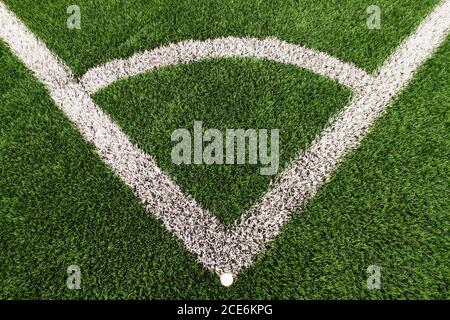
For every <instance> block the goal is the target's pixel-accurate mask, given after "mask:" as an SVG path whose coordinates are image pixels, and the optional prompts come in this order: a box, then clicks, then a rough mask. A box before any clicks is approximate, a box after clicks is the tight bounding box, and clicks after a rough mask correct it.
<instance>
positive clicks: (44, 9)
mask: <svg viewBox="0 0 450 320" xmlns="http://www.w3.org/2000/svg"><path fill="white" fill-rule="evenodd" d="M438 2H439V0H421V1H411V0H397V1H392V0H377V1H376V3H374V2H373V1H369V0H351V1H342V0H321V1H317V0H271V1H267V0H214V1H211V0H150V1H141V0H127V1H117V0H77V1H75V2H73V1H68V0H28V1H24V0H5V3H6V4H8V5H9V6H10V8H11V9H12V10H13V11H14V12H16V13H17V14H18V15H19V16H20V18H22V19H23V20H24V21H25V23H26V24H27V25H28V26H29V27H30V28H31V29H32V30H33V31H34V32H35V33H37V34H38V35H39V36H40V37H41V38H42V39H43V40H45V43H46V44H47V45H48V46H49V47H50V48H51V49H52V50H54V51H55V52H56V53H57V54H58V56H60V57H61V58H62V59H63V60H64V61H65V62H66V63H68V65H69V66H70V67H71V68H72V70H74V72H75V73H76V74H77V75H81V74H83V73H84V72H85V71H86V70H87V69H88V68H91V67H94V66H96V65H97V64H99V63H103V62H107V61H108V60H110V59H112V58H117V57H126V56H129V55H131V54H133V53H135V52H137V51H139V50H144V49H148V48H154V47H157V46H160V45H162V44H167V43H170V42H178V41H181V40H185V39H208V38H216V37H221V36H252V37H278V38H280V39H283V40H286V41H289V42H292V43H299V44H301V45H304V46H306V47H311V48H316V49H319V50H321V51H325V52H328V53H330V54H331V55H334V56H336V57H338V58H340V59H342V60H344V61H349V62H353V63H355V64H356V65H358V66H360V67H362V68H365V69H367V70H368V71H372V70H374V69H376V68H377V67H378V66H380V65H381V64H382V63H383V62H384V60H385V59H386V58H387V57H388V56H389V54H390V53H391V52H392V51H393V50H394V49H395V48H396V47H397V46H398V44H399V42H400V41H401V40H402V39H404V38H405V37H406V36H407V35H409V34H410V33H411V32H412V31H413V30H414V27H415V26H416V25H417V24H418V23H419V22H420V21H421V20H422V19H423V17H424V16H425V15H426V14H427V13H428V12H429V11H430V10H431V8H433V7H434V6H435V5H436V4H437V3H438ZM73 4H76V5H78V6H79V7H80V9H81V30H69V29H68V28H66V21H67V18H68V17H69V14H67V13H66V10H67V7H68V6H69V5H73ZM372 4H376V5H378V6H379V7H380V9H381V10H382V30H381V31H380V30H368V28H367V26H366V21H367V18H368V16H369V15H368V14H367V12H366V9H367V7H368V6H370V5H372Z"/></svg>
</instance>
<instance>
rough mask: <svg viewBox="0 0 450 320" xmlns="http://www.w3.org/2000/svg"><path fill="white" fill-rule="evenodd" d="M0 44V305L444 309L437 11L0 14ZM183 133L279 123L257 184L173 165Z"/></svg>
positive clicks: (423, 4) (363, 3)
mask: <svg viewBox="0 0 450 320" xmlns="http://www.w3.org/2000/svg"><path fill="white" fill-rule="evenodd" d="M71 5H76V6H78V7H79V9H80V18H81V20H80V26H79V27H80V28H74V29H73V28H69V27H68V25H67V20H68V18H69V17H70V16H71V14H72V12H68V11H67V8H68V7H69V6H71ZM373 5H376V7H377V8H379V9H380V25H379V26H378V27H377V28H369V26H368V19H369V17H370V16H371V14H373V13H372V11H370V10H369V11H368V10H367V8H368V7H371V6H373ZM0 28H1V29H0V248H1V255H0V299H450V250H449V249H450V231H449V228H450V187H449V181H450V180H449V177H450V176H449V168H450V37H448V34H449V31H450V0H441V1H439V0H421V1H412V0H398V1H391V0H376V1H367V0H351V1H339V0H326V1H325V0H324V1H317V0H316V1H313V0H303V1H294V0H270V1H262V0H261V1H259V0H257V1H255V0H251V1H250V0H248V1H247V0H236V1H235V0H218V1H211V0H208V1H206V0H205V1H203V0H176V1H175V0H174V1H172V0H158V1H155V0H149V1H138V0H129V1H115V0H76V1H73V3H72V2H71V1H65V0H33V1H24V0H0ZM195 121H202V123H203V127H204V129H207V128H217V129H219V130H221V131H225V130H226V129H229V128H232V129H237V128H244V129H246V128H254V129H265V128H267V129H274V128H275V129H278V130H279V134H280V143H279V149H280V150H279V170H278V174H277V175H261V174H260V168H261V166H260V165H254V164H243V165H232V164H224V165H208V164H199V165H195V164H192V165H177V164H174V163H173V161H172V159H171V150H172V148H173V146H174V142H173V141H172V140H171V134H172V132H174V130H176V129H179V128H187V129H189V130H191V129H192V128H193V125H194V122H195ZM71 265H76V266H79V267H80V270H81V287H80V289H75V290H70V289H69V288H68V286H67V283H66V281H67V277H68V273H67V268H68V266H71ZM369 266H378V267H379V268H380V269H381V280H380V284H381V285H380V287H379V288H375V289H374V288H368V281H367V279H368V278H369V277H370V276H371V274H370V273H367V269H368V267H369ZM223 273H227V274H228V273H230V274H232V275H233V278H234V283H233V284H232V285H231V286H229V287H225V286H223V285H222V284H221V281H220V276H221V275H222V274H223Z"/></svg>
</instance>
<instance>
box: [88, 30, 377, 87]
mask: <svg viewBox="0 0 450 320" xmlns="http://www.w3.org/2000/svg"><path fill="white" fill-rule="evenodd" d="M224 57H227V58H231V57H245V58H258V59H266V60H271V61H277V62H281V63H285V64H291V65H295V66H298V67H300V68H305V69H309V70H311V71H313V72H315V73H318V74H320V75H323V76H325V77H329V78H331V79H333V80H335V81H337V82H339V83H340V84H343V85H345V86H347V87H349V88H351V89H353V90H355V91H357V92H359V91H360V90H362V88H364V87H365V86H366V84H367V82H368V81H369V80H370V79H371V76H369V75H368V74H367V73H366V72H365V71H364V70H361V69H359V68H357V67H356V66H354V65H353V64H350V63H345V62H342V61H340V60H338V59H336V58H334V57H331V56H329V55H328V54H326V53H323V52H319V51H317V50H313V49H308V48H304V47H301V46H299V45H295V44H290V43H287V42H284V41H281V40H278V39H275V38H268V39H255V38H236V37H226V38H217V39H212V40H205V41H196V40H187V41H182V42H179V43H174V44H169V45H167V46H164V47H160V48H156V49H153V50H146V51H144V52H140V53H136V54H134V55H132V56H131V57H129V58H127V59H117V60H113V61H110V62H108V63H106V64H104V65H101V66H98V67H95V68H92V69H90V70H89V71H87V72H86V74H85V75H84V76H83V77H82V79H81V82H82V83H83V85H84V87H85V88H86V89H87V90H88V91H89V92H90V93H94V92H96V91H98V90H100V89H102V88H104V87H107V86H108V85H110V84H111V83H113V82H115V81H117V80H120V79H123V78H125V77H131V76H135V75H137V74H140V73H144V72H148V71H151V70H155V69H158V68H161V67H166V66H173V65H177V64H180V63H190V62H194V61H200V60H205V59H212V58H224Z"/></svg>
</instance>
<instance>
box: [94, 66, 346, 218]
mask: <svg viewBox="0 0 450 320" xmlns="http://www.w3.org/2000/svg"><path fill="white" fill-rule="evenodd" d="M350 97H351V92H350V90H349V89H347V88H345V87H342V86H341V85H339V84H338V83H336V82H334V81H332V80H330V79H327V78H325V77H321V76H318V75H316V74H314V73H312V72H309V71H305V70H302V69H300V68H298V67H295V66H288V65H283V64H280V63H275V62H268V61H261V60H256V59H213V60H207V61H202V62H197V63H194V64H189V65H180V66H176V67H169V68H164V69H162V70H158V71H156V72H152V73H149V74H144V75H140V76H136V77H133V78H130V79H126V80H123V81H121V82H119V83H116V84H114V85H111V86H109V87H108V88H107V89H105V90H103V91H102V92H100V93H98V94H96V95H95V96H94V100H95V101H97V103H98V104H99V106H101V107H102V108H103V109H104V110H106V111H107V112H108V114H110V115H111V116H112V118H113V119H114V120H115V121H116V122H117V123H118V124H119V126H120V127H121V128H123V130H124V131H125V132H126V133H127V135H128V136H129V137H130V138H131V139H132V140H133V141H135V142H136V143H137V145H138V146H140V147H141V148H142V149H143V150H145V151H146V152H148V153H149V154H151V155H152V156H154V157H155V159H156V160H157V163H158V165H159V166H160V167H161V168H162V169H163V170H164V171H166V172H167V173H169V174H170V175H171V176H172V177H173V178H174V180H175V181H176V182H177V183H178V184H179V185H180V186H181V187H182V189H183V190H184V191H186V192H189V193H190V194H192V195H193V196H194V198H195V199H196V200H197V201H199V203H200V204H201V205H202V206H203V207H205V208H208V209H209V210H210V211H211V212H212V213H213V214H214V215H215V216H217V217H218V218H219V219H220V220H221V221H222V222H223V223H226V224H231V223H232V222H234V221H237V220H238V218H239V217H240V216H241V215H242V213H243V212H245V210H247V209H249V208H250V207H251V206H252V205H253V204H255V202H256V201H257V200H259V199H260V198H261V196H262V195H263V194H264V193H265V192H266V191H267V190H268V189H269V184H270V182H271V181H273V180H274V179H275V177H276V176H275V175H273V176H268V175H261V174H260V168H261V167H262V166H261V164H257V165H251V164H245V165H236V164H232V165H231V164H230V165H226V164H225V165H217V164H213V165H207V164H201V165H191V164H189V165H187V164H182V165H176V164H174V163H173V162H172V159H171V150H172V148H173V147H174V146H175V145H176V144H177V142H172V141H171V135H172V132H173V131H174V130H176V129H179V128H187V129H188V130H189V131H190V132H191V135H193V125H194V121H202V122H203V131H205V130H206V129H208V128H217V129H219V130H221V132H223V134H225V130H226V129H238V128H244V129H250V128H252V129H256V130H258V129H268V130H271V129H278V130H279V132H280V142H279V144H280V152H279V158H280V159H279V163H280V168H279V173H280V174H281V172H282V170H283V168H284V167H285V164H287V163H288V161H289V160H292V159H293V158H294V157H295V156H296V155H297V154H298V152H299V151H300V150H304V149H305V148H306V147H307V146H308V145H309V144H310V143H311V142H312V140H313V139H314V137H315V136H316V135H318V134H319V133H320V132H321V131H322V129H323V127H324V126H325V124H326V123H327V122H328V119H330V118H331V116H332V115H333V114H335V113H336V111H337V110H339V109H340V108H342V107H343V106H345V105H346V104H347V103H348V102H349V101H350ZM204 145H205V146H206V145H207V144H206V143H204ZM246 156H247V157H248V150H247V155H246Z"/></svg>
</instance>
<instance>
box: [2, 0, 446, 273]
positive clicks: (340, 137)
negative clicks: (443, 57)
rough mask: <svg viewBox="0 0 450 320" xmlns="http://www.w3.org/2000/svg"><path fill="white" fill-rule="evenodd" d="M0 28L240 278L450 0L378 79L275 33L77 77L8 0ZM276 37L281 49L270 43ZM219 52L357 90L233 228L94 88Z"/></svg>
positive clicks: (166, 218)
mask: <svg viewBox="0 0 450 320" xmlns="http://www.w3.org/2000/svg"><path fill="white" fill-rule="evenodd" d="M0 27H1V28H0V37H1V38H2V39H3V40H4V41H5V42H6V43H7V45H8V46H9V47H10V48H11V50H12V51H13V53H14V54H15V55H17V57H18V58H19V59H20V60H21V61H22V62H23V63H24V64H25V65H26V66H27V67H28V68H29V69H30V70H31V71H32V72H33V73H34V75H35V76H36V77H37V78H38V79H39V80H40V81H41V82H42V83H43V84H44V85H45V86H46V87H47V89H48V91H49V94H50V96H51V97H52V98H53V100H54V101H55V103H56V104H57V105H58V106H59V107H60V108H61V110H62V111H63V112H64V113H65V114H66V115H67V117H68V118H69V119H70V120H71V121H72V122H74V123H75V125H76V126H77V128H78V130H79V131H80V132H81V134H82V135H83V137H84V138H85V139H86V141H88V142H91V143H93V145H94V146H95V149H96V151H97V153H98V154H99V155H100V157H101V158H102V159H103V160H104V161H105V162H106V163H108V164H109V166H110V167H111V168H112V169H113V171H114V172H115V173H116V174H117V175H118V176H119V177H120V178H121V179H122V181H123V182H124V183H125V184H126V185H127V186H128V187H130V189H131V190H133V192H134V193H135V194H136V196H137V197H138V198H139V199H140V201H141V202H142V203H143V205H144V206H145V208H146V209H147V210H148V211H149V212H151V213H154V214H155V215H156V217H157V218H158V219H159V220H160V221H162V223H163V224H164V225H165V227H166V228H167V229H168V230H169V231H171V232H173V233H174V234H175V235H176V236H177V237H178V238H179V239H181V240H182V241H183V242H184V244H185V246H186V247H187V249H188V250H189V251H190V252H192V253H193V254H194V255H195V256H196V257H197V259H198V260H199V261H200V262H201V263H202V264H203V265H204V266H205V267H207V268H209V269H211V270H214V271H215V272H217V273H218V274H222V273H231V274H233V275H237V274H238V273H239V272H240V271H241V270H242V269H243V268H245V267H247V266H249V265H250V264H251V261H252V260H253V259H254V257H255V256H256V255H258V254H259V253H261V252H262V251H264V249H265V248H266V246H267V243H268V242H269V241H270V240H272V239H274V238H275V237H276V236H277V235H278V233H279V231H280V227H281V226H282V225H283V224H284V223H285V222H286V221H287V220H288V219H289V217H290V215H291V214H292V213H293V212H294V211H295V210H296V209H300V207H301V205H302V204H303V203H305V201H307V200H308V199H310V198H311V197H312V196H313V195H314V194H315V192H316V191H317V190H318V189H319V188H320V187H321V186H322V185H323V184H324V183H325V182H326V181H327V179H328V178H329V177H330V175H331V173H332V172H333V171H334V169H335V168H336V166H337V165H338V164H339V162H340V161H341V160H342V159H343V157H344V156H345V155H346V154H347V153H348V152H349V151H350V150H352V149H354V148H356V147H357V146H358V145H359V144H360V142H361V140H362V138H363V136H364V135H365V133H366V132H367V130H368V128H369V127H370V126H371V124H372V123H373V122H374V121H375V120H376V119H377V118H378V117H379V116H380V115H381V114H382V113H383V111H384V110H385V109H386V108H387V106H388V105H389V103H390V102H391V101H392V99H393V98H394V97H395V96H396V95H397V94H398V93H399V92H400V91H401V89H402V88H403V87H404V86H406V85H407V84H408V83H409V81H410V80H411V79H412V77H413V75H414V72H415V71H416V70H417V68H418V67H420V65H422V64H423V63H424V61H426V60H427V59H428V58H430V57H431V55H432V53H433V51H434V50H435V49H436V48H437V47H438V46H439V45H440V44H441V43H442V42H443V41H444V40H445V38H446V36H447V34H448V33H449V29H450V0H444V1H442V2H441V3H440V4H439V5H438V6H437V7H436V8H435V9H434V10H433V12H432V13H431V14H430V15H429V16H428V17H427V18H426V19H424V21H422V23H421V24H420V26H419V27H418V28H417V30H416V31H415V32H414V33H413V34H412V35H411V36H410V37H409V38H408V39H406V40H405V41H404V42H403V44H402V45H401V46H400V47H399V48H397V50H396V51H395V52H394V53H393V55H392V56H391V57H390V58H389V59H388V60H387V61H386V62H385V63H384V65H383V66H382V67H381V68H380V70H379V72H378V73H377V74H376V75H374V76H369V75H367V74H366V73H365V72H364V71H362V70H360V69H358V68H356V67H355V66H353V65H351V64H347V63H344V62H340V61H339V60H338V59H336V58H333V57H330V56H328V55H327V54H324V53H319V52H317V51H315V50H311V49H306V48H302V47H300V46H297V45H292V44H288V43H285V42H282V41H279V40H276V39H273V38H270V39H266V40H258V39H251V38H220V39H215V40H209V41H193V40H191V41H184V42H181V43H179V44H173V45H169V46H166V47H162V48H159V49H154V50H149V51H145V52H143V53H138V54H135V55H133V56H132V57H130V58H129V59H119V60H114V61H112V62H110V63H107V64H105V65H103V66H100V67H97V68H94V69H91V70H89V71H88V72H87V73H86V75H85V76H84V77H83V78H82V81H81V82H79V81H78V80H77V79H75V78H74V77H73V75H72V73H71V72H70V70H69V68H68V67H67V66H66V65H65V64H64V63H63V62H62V61H60V60H59V59H58V58H57V57H56V56H55V55H53V54H52V53H51V52H50V50H48V49H47V47H46V46H45V44H44V43H43V42H42V41H40V40H39V39H37V38H36V37H35V36H34V35H33V34H32V33H31V32H30V31H29V30H28V29H27V28H26V26H25V25H24V24H23V23H22V22H21V21H20V20H19V19H18V18H17V17H16V16H15V15H14V14H13V13H12V12H10V11H9V10H8V9H7V7H6V6H5V5H4V4H3V2H1V1H0ZM271 43H272V44H273V45H274V46H275V47H276V48H278V49H280V50H281V52H277V49H276V48H275V49H273V48H270V47H267V46H268V45H269V44H271ZM174 48H175V49H174ZM291 49H292V50H291ZM164 50H167V51H164ZM179 50H186V51H179ZM258 50H260V51H258ZM164 52H165V53H168V52H169V53H170V57H164V56H163V55H162V54H163V53H164ZM220 56H222V57H227V56H244V57H258V58H264V59H269V60H275V61H279V62H283V63H289V64H294V65H298V66H300V67H303V68H306V69H310V70H312V71H314V72H317V73H319V74H322V75H325V76H328V77H330V78H332V79H334V80H336V81H338V82H340V83H342V84H344V85H346V86H349V87H350V88H352V89H353V90H354V91H355V92H356V96H355V98H354V99H353V101H352V102H351V103H350V104H349V105H348V106H346V107H345V108H344V109H343V110H342V111H341V112H340V113H339V114H338V115H337V116H336V117H334V119H332V121H330V123H329V125H328V127H327V128H326V129H325V130H324V131H323V132H322V133H321V134H320V135H319V136H318V137H317V138H316V139H315V141H314V142H313V143H312V145H311V146H310V147H309V148H308V149H307V150H305V151H303V152H301V153H299V155H298V157H297V158H296V159H295V160H294V161H292V163H291V164H290V165H289V166H288V168H287V169H286V170H285V171H284V172H283V173H282V174H281V175H280V177H279V179H278V181H277V183H276V184H275V187H274V188H273V189H272V190H270V191H268V192H267V194H266V195H265V196H264V197H263V198H262V200H260V201H259V202H258V203H257V204H256V205H255V206H253V207H252V208H251V209H250V210H249V211H248V212H246V213H245V214H244V215H243V217H242V218H241V219H240V222H239V223H237V224H236V225H234V226H233V227H231V228H230V229H227V228H225V227H224V226H223V225H222V224H221V223H220V222H219V221H218V220H217V219H216V218H215V217H214V216H212V215H211V214H210V213H209V212H208V211H207V210H206V209H204V208H201V206H199V205H198V203H196V201H195V200H194V199H193V198H192V197H191V196H190V195H186V194H184V193H183V192H182V191H181V189H180V188H179V187H178V186H177V185H176V184H175V182H174V181H172V179H170V178H169V177H168V176H167V175H166V174H165V173H163V172H162V171H161V170H160V169H159V168H158V166H157V164H156V162H155V161H154V160H153V158H152V157H151V156H149V155H147V154H145V153H144V152H143V151H142V150H140V149H138V148H137V147H136V146H135V145H133V144H132V143H131V142H130V140H129V139H128V137H127V136H126V134H125V133H123V131H122V130H121V129H120V128H119V127H118V126H117V125H116V124H115V123H114V122H113V121H112V120H111V119H110V117H109V116H107V115H106V114H105V113H104V112H103V111H102V110H101V109H100V108H99V107H98V106H97V105H96V104H95V103H94V102H93V101H92V99H91V97H90V93H92V92H95V91H96V90H98V89H100V88H102V87H104V86H107V85H109V84H110V83H112V82H114V81H117V80H119V79H121V78H123V77H128V76H133V75H136V74H138V73H142V72H145V71H148V70H153V69H156V68H158V67H161V66H164V65H174V64H177V63H187V62H190V61H196V60H200V59H205V58H211V57H220ZM152 59H155V60H152ZM158 59H159V60H158Z"/></svg>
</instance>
